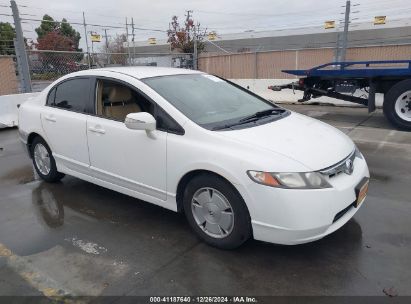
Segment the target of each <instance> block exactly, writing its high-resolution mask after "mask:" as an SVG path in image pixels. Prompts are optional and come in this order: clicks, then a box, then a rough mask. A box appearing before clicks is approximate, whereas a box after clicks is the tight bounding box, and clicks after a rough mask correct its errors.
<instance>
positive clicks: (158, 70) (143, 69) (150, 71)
mask: <svg viewBox="0 0 411 304" xmlns="http://www.w3.org/2000/svg"><path fill="white" fill-rule="evenodd" d="M100 72H115V73H120V74H125V75H129V76H132V77H135V78H137V79H143V78H150V77H158V76H168V75H182V74H183V75H184V74H201V73H203V72H201V71H195V70H188V69H182V68H163V67H148V66H132V67H107V68H101V69H91V70H84V71H80V72H76V73H73V74H72V75H73V76H74V74H76V75H99V74H100Z"/></svg>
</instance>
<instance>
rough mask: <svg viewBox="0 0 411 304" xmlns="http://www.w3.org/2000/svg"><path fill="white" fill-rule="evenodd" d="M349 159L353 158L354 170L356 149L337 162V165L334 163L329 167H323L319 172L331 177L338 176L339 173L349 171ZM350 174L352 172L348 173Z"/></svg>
mask: <svg viewBox="0 0 411 304" xmlns="http://www.w3.org/2000/svg"><path fill="white" fill-rule="evenodd" d="M347 160H351V162H352V170H353V168H354V160H355V150H354V151H353V152H351V153H350V155H348V156H347V157H346V158H344V159H343V160H342V161H340V162H338V163H336V164H335V165H332V166H330V167H328V168H325V169H322V170H320V171H319V172H320V173H321V174H323V175H327V176H328V177H329V178H333V177H335V176H337V175H338V174H341V173H344V172H345V173H348V171H347V170H349V168H347ZM351 172H352V171H351ZM348 174H351V173H348Z"/></svg>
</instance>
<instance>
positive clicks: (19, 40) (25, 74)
mask: <svg viewBox="0 0 411 304" xmlns="http://www.w3.org/2000/svg"><path fill="white" fill-rule="evenodd" d="M10 4H11V10H12V12H13V19H14V27H15V31H16V39H15V43H14V45H15V50H16V55H17V63H18V66H19V72H20V77H21V85H22V90H23V92H24V93H29V92H31V79H30V70H29V60H28V58H27V53H26V46H25V44H24V37H23V29H22V27H21V20H20V15H19V9H18V7H17V4H16V1H14V0H11V1H10Z"/></svg>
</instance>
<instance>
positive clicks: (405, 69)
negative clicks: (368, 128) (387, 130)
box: [269, 60, 411, 131]
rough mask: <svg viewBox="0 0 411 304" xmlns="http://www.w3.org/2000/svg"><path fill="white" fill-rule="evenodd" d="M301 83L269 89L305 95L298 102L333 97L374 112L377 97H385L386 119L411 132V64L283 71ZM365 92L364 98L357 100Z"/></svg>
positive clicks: (388, 62)
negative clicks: (359, 92)
mask: <svg viewBox="0 0 411 304" xmlns="http://www.w3.org/2000/svg"><path fill="white" fill-rule="evenodd" d="M283 72H284V73H288V74H292V75H295V76H298V77H299V81H297V82H293V83H290V84H286V85H281V86H270V87H269V89H272V90H274V91H280V90H282V89H293V90H300V91H303V92H304V95H303V98H302V99H300V100H299V101H301V102H304V101H308V100H310V99H311V98H318V97H321V96H328V97H333V98H337V99H341V100H345V101H349V102H353V103H357V104H361V105H364V106H366V107H368V111H369V112H373V111H375V93H382V94H384V103H383V110H384V115H385V117H386V118H387V119H388V120H389V121H390V122H391V123H392V124H393V125H394V126H395V127H397V128H399V129H402V130H407V131H411V60H386V61H352V62H330V63H326V64H323V65H319V66H316V67H314V68H312V69H309V70H283ZM357 90H363V91H364V94H363V96H365V97H358V96H354V93H355V92H356V91H357Z"/></svg>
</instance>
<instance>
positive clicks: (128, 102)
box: [96, 79, 154, 121]
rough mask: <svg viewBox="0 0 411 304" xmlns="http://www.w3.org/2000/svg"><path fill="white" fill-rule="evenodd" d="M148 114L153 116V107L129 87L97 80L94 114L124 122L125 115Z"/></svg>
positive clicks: (110, 81)
mask: <svg viewBox="0 0 411 304" xmlns="http://www.w3.org/2000/svg"><path fill="white" fill-rule="evenodd" d="M135 112H148V113H150V114H152V115H154V105H153V104H152V103H151V102H150V101H149V100H147V99H146V98H145V97H144V96H143V95H141V94H140V93H138V92H137V91H135V90H133V89H131V88H130V87H129V86H127V85H124V84H122V83H119V82H116V81H112V80H102V79H99V80H97V87H96V114H97V115H98V116H101V117H105V118H109V119H114V120H118V121H124V119H125V118H126V116H127V114H129V113H135Z"/></svg>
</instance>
